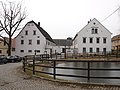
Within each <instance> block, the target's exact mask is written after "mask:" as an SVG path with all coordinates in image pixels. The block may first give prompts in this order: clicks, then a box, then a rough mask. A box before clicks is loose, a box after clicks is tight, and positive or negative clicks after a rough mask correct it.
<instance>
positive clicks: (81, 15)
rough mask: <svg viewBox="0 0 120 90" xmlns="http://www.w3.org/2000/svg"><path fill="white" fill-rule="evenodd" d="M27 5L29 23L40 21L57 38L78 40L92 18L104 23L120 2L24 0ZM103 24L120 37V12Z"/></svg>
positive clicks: (97, 0) (108, 0)
mask: <svg viewBox="0 0 120 90" xmlns="http://www.w3.org/2000/svg"><path fill="white" fill-rule="evenodd" d="M10 1H17V0H10ZM19 1H20V0H19ZM23 3H24V6H25V7H26V9H27V11H28V17H27V19H26V20H25V22H28V21H30V20H34V21H35V22H40V23H41V27H43V28H44V29H45V30H46V31H47V32H48V33H49V34H50V36H51V37H52V38H54V39H57V38H67V37H74V36H75V34H76V33H77V32H78V31H80V30H81V29H82V28H83V27H84V26H85V25H86V24H87V22H88V20H90V19H93V18H96V19H98V20H99V21H100V22H101V21H102V20H103V19H105V18H106V17H107V16H108V15H110V14H111V13H112V12H113V11H115V10H116V9H117V8H118V7H119V5H120V0H23ZM102 24H103V25H104V26H105V27H106V28H107V29H108V30H110V32H111V33H113V35H116V34H120V13H118V11H117V12H116V13H114V14H113V15H112V16H110V17H109V18H108V19H106V20H105V21H104V22H102ZM113 35H112V36H113Z"/></svg>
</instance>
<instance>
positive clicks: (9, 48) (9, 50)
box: [8, 36, 12, 56]
mask: <svg viewBox="0 0 120 90" xmlns="http://www.w3.org/2000/svg"><path fill="white" fill-rule="evenodd" d="M11 44H12V38H11V36H9V45H8V56H11Z"/></svg>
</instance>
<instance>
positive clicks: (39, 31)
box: [15, 21, 56, 56]
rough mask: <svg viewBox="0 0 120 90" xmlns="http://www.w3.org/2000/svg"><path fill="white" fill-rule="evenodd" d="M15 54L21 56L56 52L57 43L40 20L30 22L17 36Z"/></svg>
mask: <svg viewBox="0 0 120 90" xmlns="http://www.w3.org/2000/svg"><path fill="white" fill-rule="evenodd" d="M15 39H16V50H15V54H16V55H19V56H26V55H34V54H35V52H36V53H37V54H52V53H55V52H54V51H55V50H54V46H55V45H56V44H55V43H54V41H53V39H52V38H51V36H50V35H49V34H48V33H47V32H46V31H45V30H44V29H43V28H42V27H41V26H40V22H38V24H37V23H35V22H34V21H30V22H28V23H27V24H26V25H25V26H24V28H23V29H22V30H21V32H20V33H19V34H18V35H17V36H16V38H15Z"/></svg>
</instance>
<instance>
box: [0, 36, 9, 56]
mask: <svg viewBox="0 0 120 90" xmlns="http://www.w3.org/2000/svg"><path fill="white" fill-rule="evenodd" d="M0 55H6V56H7V55H8V45H7V44H6V42H5V41H4V39H2V38H0Z"/></svg>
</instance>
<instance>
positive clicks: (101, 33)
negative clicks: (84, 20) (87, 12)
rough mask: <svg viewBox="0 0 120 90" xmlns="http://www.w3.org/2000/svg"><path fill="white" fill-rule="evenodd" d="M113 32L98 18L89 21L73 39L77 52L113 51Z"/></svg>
mask: <svg viewBox="0 0 120 90" xmlns="http://www.w3.org/2000/svg"><path fill="white" fill-rule="evenodd" d="M111 35H112V33H111V32H110V31H109V30H108V29H106V28H105V27H104V26H103V25H102V24H101V23H100V22H99V21H98V20H97V19H95V18H94V19H93V20H90V21H88V24H87V25H86V26H85V27H84V28H83V29H82V30H80V31H79V32H78V33H77V34H76V36H75V37H74V39H73V48H75V51H76V52H77V53H86V52H87V53H89V52H90V53H93V52H108V51H111Z"/></svg>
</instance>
